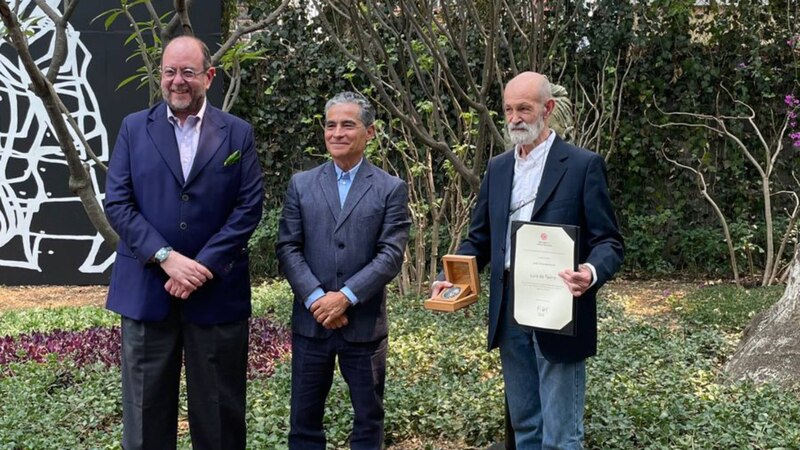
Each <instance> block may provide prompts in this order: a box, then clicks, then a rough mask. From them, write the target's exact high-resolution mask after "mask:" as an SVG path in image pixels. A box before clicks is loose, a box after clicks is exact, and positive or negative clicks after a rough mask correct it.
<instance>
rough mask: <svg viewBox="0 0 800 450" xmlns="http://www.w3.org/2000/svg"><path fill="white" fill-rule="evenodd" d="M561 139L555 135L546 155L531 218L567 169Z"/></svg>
mask: <svg viewBox="0 0 800 450" xmlns="http://www.w3.org/2000/svg"><path fill="white" fill-rule="evenodd" d="M563 145H564V143H563V141H562V140H561V138H560V137H558V136H556V139H555V141H554V142H553V146H552V147H551V148H550V154H548V155H547V161H545V164H544V170H543V171H542V181H540V182H539V190H538V191H537V193H536V201H535V202H534V205H533V213H532V214H531V220H533V218H534V217H536V213H538V212H539V210H540V209H542V206H544V204H545V203H547V200H548V199H549V198H550V195H551V194H552V193H553V191H555V189H556V186H558V183H559V182H560V181H561V178H562V177H563V176H564V172H566V171H567V164H566V160H567V157H568V156H567V153H566V152H565V151H564V148H563Z"/></svg>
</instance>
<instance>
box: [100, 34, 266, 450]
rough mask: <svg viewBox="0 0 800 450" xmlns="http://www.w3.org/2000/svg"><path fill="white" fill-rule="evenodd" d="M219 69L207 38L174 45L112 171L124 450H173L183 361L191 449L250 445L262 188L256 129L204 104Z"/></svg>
mask: <svg viewBox="0 0 800 450" xmlns="http://www.w3.org/2000/svg"><path fill="white" fill-rule="evenodd" d="M214 74H215V70H214V68H213V67H211V57H210V54H209V51H208V48H207V47H206V46H205V44H203V42H202V41H200V40H198V39H196V38H194V37H179V38H176V39H174V40H172V41H170V42H169V43H168V44H167V45H166V47H165V48H164V52H163V56H162V61H161V90H162V94H163V97H164V102H163V103H160V104H158V105H156V106H154V107H152V108H150V109H149V110H144V111H140V112H137V113H134V114H131V115H130V116H128V117H126V118H125V120H124V121H123V123H122V126H121V128H120V132H119V136H118V138H117V142H116V145H115V146H114V151H113V153H112V155H111V161H110V163H109V169H108V176H107V181H106V199H105V209H106V215H107V216H108V219H109V221H110V222H111V225H112V226H113V227H114V229H115V230H116V231H117V233H119V236H120V242H119V245H118V246H117V258H116V262H115V264H114V269H113V272H112V275H111V284H110V286H109V291H108V299H107V302H106V306H107V307H108V309H110V310H112V311H115V312H117V313H119V314H120V315H121V316H122V417H123V439H122V446H123V447H124V448H125V449H127V450H130V449H161V448H165V449H174V448H175V447H176V439H177V422H178V391H179V389H178V388H179V384H180V383H179V381H180V374H181V365H182V361H185V365H186V386H187V393H188V401H189V431H190V434H191V438H192V446H193V448H195V449H244V448H245V447H246V442H245V439H246V430H245V382H246V370H247V342H248V323H247V319H248V317H249V316H250V279H249V269H248V265H249V263H248V254H247V241H248V239H249V238H250V235H251V234H252V232H253V230H254V229H255V227H256V225H257V224H258V222H259V220H260V219H261V208H262V197H263V185H262V176H261V169H260V167H259V164H258V159H257V157H256V152H255V148H254V143H253V129H252V127H251V126H250V125H249V124H248V123H246V122H245V121H243V120H241V119H239V118H237V117H234V116H232V115H230V114H227V113H225V112H222V111H220V110H219V109H217V108H215V107H213V106H211V105H210V104H208V101H207V99H206V91H207V90H208V88H209V86H211V82H212V80H213V79H214Z"/></svg>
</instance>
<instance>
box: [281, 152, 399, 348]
mask: <svg viewBox="0 0 800 450" xmlns="http://www.w3.org/2000/svg"><path fill="white" fill-rule="evenodd" d="M410 223H411V222H410V221H409V218H408V191H407V188H406V184H405V182H403V181H402V180H400V179H399V178H397V177H394V176H391V175H389V174H388V173H386V172H384V171H383V170H381V169H379V168H377V167H375V166H374V165H372V164H370V163H369V161H367V160H366V159H364V160H363V162H362V164H361V166H360V167H359V169H358V172H357V173H356V177H355V179H354V180H353V184H352V185H351V186H350V191H349V192H348V194H347V198H346V199H345V202H344V207H343V208H342V207H340V206H339V191H338V187H337V185H336V171H335V169H334V166H333V162H327V163H325V164H322V165H320V166H318V167H316V168H314V169H311V170H309V171H307V172H301V173H298V174H296V175H294V176H293V177H292V179H291V181H290V182H289V187H288V189H287V191H286V199H285V201H284V204H283V213H282V215H281V219H280V225H279V232H278V243H277V245H276V250H277V253H278V262H279V264H280V268H281V271H282V272H283V274H284V275H285V276H286V279H287V280H288V281H289V284H290V285H291V286H292V291H293V292H294V294H295V302H294V307H293V309H292V331H293V332H295V333H298V334H300V335H303V336H307V337H314V338H325V337H328V336H330V335H331V333H332V330H327V329H325V328H324V327H323V326H322V325H320V324H319V323H317V321H316V320H314V316H313V314H311V312H310V311H309V310H308V308H306V307H305V305H304V302H305V301H306V299H307V298H308V296H309V295H310V294H311V293H312V292H313V291H314V290H315V289H316V288H318V287H320V288H322V290H323V291H325V292H328V291H338V290H340V289H342V287H344V286H345V285H346V286H347V287H349V288H350V290H352V291H353V293H354V294H355V295H356V297H357V298H358V303H357V304H356V305H354V306H352V307H350V308H349V309H348V310H347V313H346V314H347V318H348V322H349V323H348V325H346V326H345V327H343V328H341V332H342V336H343V337H344V339H345V340H347V341H349V342H370V341H375V340H377V339H380V338H383V337H385V336H386V335H387V334H388V326H387V321H386V284H387V283H389V281H391V280H392V278H394V277H395V276H396V275H397V273H398V272H399V271H400V267H401V265H402V263H403V252H404V251H405V246H406V242H407V241H408V229H409V226H410Z"/></svg>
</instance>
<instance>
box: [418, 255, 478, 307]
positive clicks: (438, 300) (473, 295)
mask: <svg viewBox="0 0 800 450" xmlns="http://www.w3.org/2000/svg"><path fill="white" fill-rule="evenodd" d="M442 265H443V266H444V278H445V280H447V281H449V282H451V283H453V287H451V288H448V289H445V290H443V291H442V292H440V293H439V295H437V296H436V297H433V298H429V299H428V300H425V309H430V310H433V311H446V312H453V311H457V310H459V309H461V308H464V307H466V306H469V305H471V304H473V303H475V302H477V301H478V294H480V292H481V282H480V279H479V278H478V262H477V261H476V260H475V257H474V256H464V255H444V257H442Z"/></svg>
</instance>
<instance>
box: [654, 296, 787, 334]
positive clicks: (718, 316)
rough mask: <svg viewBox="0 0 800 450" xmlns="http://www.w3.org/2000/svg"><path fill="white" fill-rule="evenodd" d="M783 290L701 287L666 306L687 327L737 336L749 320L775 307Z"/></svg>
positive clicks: (673, 298)
mask: <svg viewBox="0 0 800 450" xmlns="http://www.w3.org/2000/svg"><path fill="white" fill-rule="evenodd" d="M784 289H785V287H784V286H767V287H758V288H752V289H745V288H743V287H739V286H735V285H728V284H722V285H716V286H705V287H703V288H701V289H699V290H697V291H695V292H691V293H689V294H687V295H686V296H685V297H672V298H671V302H670V303H671V305H672V307H673V308H674V310H675V311H676V312H678V314H679V315H680V317H681V318H682V319H683V320H684V321H686V322H687V323H688V324H690V325H695V326H701V325H704V326H710V327H714V328H717V329H719V330H721V331H724V332H726V333H739V332H741V331H742V330H743V329H744V327H746V326H747V324H749V323H750V320H751V319H752V318H753V316H755V315H756V314H758V313H759V312H761V311H764V310H765V309H767V308H768V307H770V306H771V305H772V304H773V303H775V302H776V301H777V300H778V299H779V298H780V297H781V294H782V293H783V290H784Z"/></svg>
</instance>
